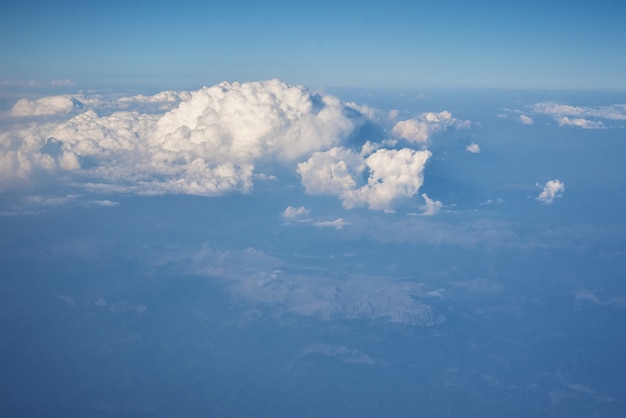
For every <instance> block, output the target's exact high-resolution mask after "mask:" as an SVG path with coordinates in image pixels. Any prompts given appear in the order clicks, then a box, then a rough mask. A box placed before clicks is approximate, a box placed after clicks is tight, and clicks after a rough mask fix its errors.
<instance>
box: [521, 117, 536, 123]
mask: <svg viewBox="0 0 626 418" xmlns="http://www.w3.org/2000/svg"><path fill="white" fill-rule="evenodd" d="M519 120H520V122H522V123H523V124H524V125H532V124H534V123H535V121H533V118H531V117H530V116H526V115H519Z"/></svg>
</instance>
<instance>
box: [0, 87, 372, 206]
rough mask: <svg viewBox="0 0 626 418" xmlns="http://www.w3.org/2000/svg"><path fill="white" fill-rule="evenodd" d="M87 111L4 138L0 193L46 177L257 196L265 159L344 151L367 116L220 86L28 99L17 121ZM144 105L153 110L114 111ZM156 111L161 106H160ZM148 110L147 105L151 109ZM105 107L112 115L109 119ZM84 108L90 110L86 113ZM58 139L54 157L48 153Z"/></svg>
mask: <svg viewBox="0 0 626 418" xmlns="http://www.w3.org/2000/svg"><path fill="white" fill-rule="evenodd" d="M77 103H81V104H82V105H84V106H85V109H87V110H86V111H84V112H83V113H81V114H78V115H76V116H74V117H72V118H70V119H69V120H66V121H65V122H62V123H52V122H49V121H48V122H41V123H36V124H28V125H25V124H24V125H22V126H21V127H19V128H16V129H14V130H11V131H9V132H3V133H0V189H3V188H7V187H10V186H11V185H12V184H15V183H19V182H20V181H21V182H28V181H33V180H34V177H35V176H36V175H37V174H38V173H44V174H46V175H50V174H56V175H59V177H61V175H60V174H61V173H63V174H65V175H68V174H70V173H71V172H73V173H74V174H73V176H80V179H81V180H80V181H79V183H82V184H84V185H85V187H87V188H89V189H91V190H102V191H116V192H133V193H142V194H161V193H188V194H198V195H218V194H223V193H225V192H228V191H231V190H235V191H241V192H249V191H250V190H251V189H252V185H253V183H252V180H253V178H254V167H255V163H257V162H258V161H261V160H263V161H268V160H272V159H279V160H283V161H294V160H297V159H300V158H302V157H306V156H309V155H310V154H311V153H312V152H315V151H318V150H326V149H328V148H330V147H332V146H334V145H337V144H339V143H340V142H341V141H342V139H344V138H346V137H347V136H348V135H349V134H350V133H351V132H352V131H353V129H354V128H355V127H356V126H357V125H358V124H359V123H360V120H359V118H364V116H362V115H360V114H359V113H358V112H357V111H356V110H355V109H354V108H353V109H350V110H349V111H347V110H346V109H347V108H346V106H345V105H344V104H342V103H341V102H340V101H339V100H337V99H336V98H334V97H332V96H322V95H316V94H313V93H311V92H310V91H308V90H306V89H305V88H303V87H299V86H290V85H287V84H285V83H283V82H281V81H278V80H270V81H263V82H253V83H226V82H224V83H221V84H219V85H216V86H212V87H205V88H202V89H200V90H197V91H194V92H190V93H187V92H171V91H166V92H162V93H159V94H157V95H154V96H131V97H122V98H117V99H115V100H113V101H111V100H104V99H102V98H101V97H95V98H91V99H89V98H86V97H81V100H80V101H79V100H77V99H75V98H72V97H70V96H54V97H48V98H43V99H39V100H35V101H29V100H20V101H18V103H16V104H15V106H14V107H13V109H12V110H11V111H10V114H11V115H13V116H37V115H39V116H41V115H53V114H56V115H61V114H67V113H70V112H73V111H74V110H76V108H77V107H79V106H78V104H77ZM139 105H141V106H144V108H145V109H147V110H148V111H147V112H144V113H142V112H138V111H115V112H111V109H112V106H118V108H119V107H122V108H125V107H126V108H128V107H129V106H135V107H137V106H139ZM153 105H154V106H156V107H154V106H153ZM145 106H148V107H147V108H146V107H145ZM100 107H102V108H103V109H105V110H106V112H105V113H106V114H105V115H104V116H101V115H100V114H98V113H97V112H96V110H98V109H99V108H100ZM170 109H171V110H170ZM83 110H84V109H83ZM49 138H54V140H53V142H54V144H55V147H56V151H55V152H54V153H50V152H45V151H43V150H42V148H44V147H45V145H46V143H48V142H49V140H48V139H49Z"/></svg>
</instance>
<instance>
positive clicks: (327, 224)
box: [314, 218, 350, 230]
mask: <svg viewBox="0 0 626 418" xmlns="http://www.w3.org/2000/svg"><path fill="white" fill-rule="evenodd" d="M314 225H315V226H316V227H318V228H335V229H337V230H339V229H343V227H344V226H346V225H350V223H349V222H346V221H344V220H343V218H337V219H335V220H334V221H320V222H315V224H314Z"/></svg>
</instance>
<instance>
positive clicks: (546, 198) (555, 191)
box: [536, 180, 565, 205]
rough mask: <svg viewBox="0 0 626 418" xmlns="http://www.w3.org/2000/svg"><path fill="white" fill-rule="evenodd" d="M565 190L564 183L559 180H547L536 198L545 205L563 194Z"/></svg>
mask: <svg viewBox="0 0 626 418" xmlns="http://www.w3.org/2000/svg"><path fill="white" fill-rule="evenodd" d="M564 191H565V184H564V183H563V182H561V181H560V180H549V181H548V182H547V183H546V184H545V185H544V186H543V190H542V191H541V193H539V196H537V198H536V199H537V200H538V201H540V202H542V203H545V204H546V205H549V204H552V203H554V199H558V198H560V197H562V196H563V192H564Z"/></svg>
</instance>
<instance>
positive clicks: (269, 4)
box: [0, 0, 626, 89]
mask: <svg viewBox="0 0 626 418" xmlns="http://www.w3.org/2000/svg"><path fill="white" fill-rule="evenodd" d="M624 21H626V3H624V2H622V1H610V0H601V1H593V2H592V1H577V2H565V1H526V2H502V3H501V4H497V3H494V2H490V1H484V0H483V1H473V2H461V1H438V2H421V1H410V2H409V1H395V2H392V3H383V2H381V1H377V2H368V1H358V2H357V1H326V0H324V1H316V2H291V1H265V2H250V1H229V2H199V1H187V2H183V3H176V4H175V3H173V2H165V1H132V2H128V1H107V2H83V1H54V2H49V1H33V0H26V1H24V0H21V1H15V0H13V1H11V0H3V1H2V2H1V3H0V81H2V80H4V82H3V84H4V85H5V86H6V85H13V84H20V83H21V84H23V83H26V82H29V81H36V82H37V83H40V84H42V85H45V84H46V83H49V82H50V81H52V80H72V81H73V82H74V83H75V85H76V86H77V87H84V88H90V87H96V86H97V87H106V86H109V87H116V86H139V87H144V88H150V87H153V88H196V87H198V86H199V85H206V84H213V83H216V82H219V81H222V80H240V81H246V80H260V79H268V78H281V79H283V80H285V81H287V82H290V83H302V84H307V85H309V86H311V87H315V88H317V87H323V86H347V87H504V88H542V89H543V88H567V89H626V75H625V74H626V53H625V52H624V51H626V25H624Z"/></svg>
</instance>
